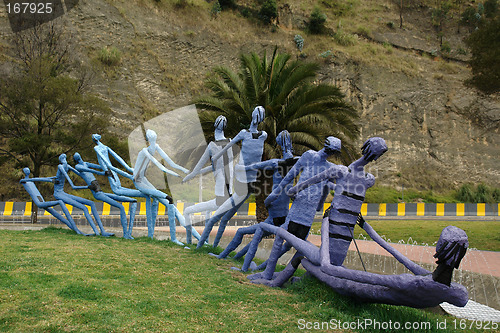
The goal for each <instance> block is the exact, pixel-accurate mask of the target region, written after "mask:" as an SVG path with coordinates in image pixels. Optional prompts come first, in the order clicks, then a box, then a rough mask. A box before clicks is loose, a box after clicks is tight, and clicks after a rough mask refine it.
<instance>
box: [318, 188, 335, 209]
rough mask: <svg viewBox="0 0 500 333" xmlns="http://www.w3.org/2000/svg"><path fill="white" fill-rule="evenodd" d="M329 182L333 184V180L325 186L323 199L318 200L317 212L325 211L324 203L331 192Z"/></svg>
mask: <svg viewBox="0 0 500 333" xmlns="http://www.w3.org/2000/svg"><path fill="white" fill-rule="evenodd" d="M328 184H331V182H327V183H326V184H325V186H323V193H321V199H320V200H319V202H318V207H316V211H317V212H319V211H323V203H324V202H325V200H326V197H327V196H328V194H330V187H329V186H328Z"/></svg>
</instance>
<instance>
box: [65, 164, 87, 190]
mask: <svg viewBox="0 0 500 333" xmlns="http://www.w3.org/2000/svg"><path fill="white" fill-rule="evenodd" d="M69 168H71V169H72V170H71V169H70V170H71V171H73V172H75V171H76V172H75V173H76V174H77V175H79V176H80V173H79V172H78V171H77V170H75V169H74V168H73V167H72V166H69ZM58 169H59V170H61V172H62V173H63V175H64V177H65V178H66V180H67V181H68V183H69V185H71V188H73V189H74V190H85V189H88V186H76V185H75V184H73V181H72V180H71V178H70V177H69V175H68V173H67V172H66V170H64V168H63V167H62V165H59V166H58Z"/></svg>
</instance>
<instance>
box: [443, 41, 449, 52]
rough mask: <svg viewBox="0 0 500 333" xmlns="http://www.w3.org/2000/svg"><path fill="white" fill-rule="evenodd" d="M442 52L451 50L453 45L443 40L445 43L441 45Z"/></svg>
mask: <svg viewBox="0 0 500 333" xmlns="http://www.w3.org/2000/svg"><path fill="white" fill-rule="evenodd" d="M441 52H442V53H446V54H448V53H450V52H451V46H450V43H449V42H448V41H446V42H443V44H442V45H441Z"/></svg>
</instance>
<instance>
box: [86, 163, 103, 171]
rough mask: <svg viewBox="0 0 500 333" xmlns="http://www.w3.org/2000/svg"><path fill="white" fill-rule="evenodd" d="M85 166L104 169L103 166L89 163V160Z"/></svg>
mask: <svg viewBox="0 0 500 333" xmlns="http://www.w3.org/2000/svg"><path fill="white" fill-rule="evenodd" d="M87 167H91V168H94V169H100V170H104V168H103V167H102V166H101V165H99V164H95V163H90V162H87Z"/></svg>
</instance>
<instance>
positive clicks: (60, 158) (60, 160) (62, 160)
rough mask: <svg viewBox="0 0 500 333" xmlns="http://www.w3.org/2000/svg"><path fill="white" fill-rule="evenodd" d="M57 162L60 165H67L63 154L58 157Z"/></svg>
mask: <svg viewBox="0 0 500 333" xmlns="http://www.w3.org/2000/svg"><path fill="white" fill-rule="evenodd" d="M59 162H60V163H62V164H66V163H68V162H67V161H66V154H64V153H63V154H61V155H59Z"/></svg>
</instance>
